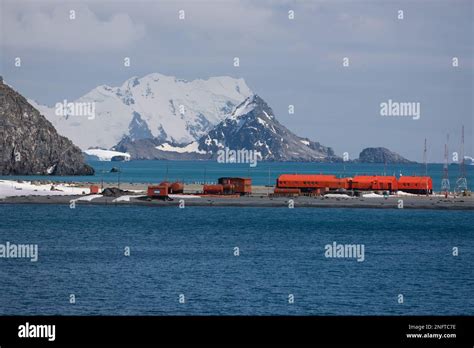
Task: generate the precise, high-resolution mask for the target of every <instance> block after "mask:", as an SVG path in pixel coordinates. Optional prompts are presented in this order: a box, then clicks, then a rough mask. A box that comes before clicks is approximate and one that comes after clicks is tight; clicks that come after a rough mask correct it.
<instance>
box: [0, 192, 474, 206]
mask: <svg viewBox="0 0 474 348" xmlns="http://www.w3.org/2000/svg"><path fill="white" fill-rule="evenodd" d="M87 197H89V198H90V197H91V196H84V195H81V196H78V195H68V196H16V197H7V198H3V199H0V205H1V204H53V205H67V206H69V205H70V204H71V201H72V200H74V201H75V204H76V206H81V205H110V206H119V205H120V206H147V207H176V208H177V207H178V206H179V204H180V200H181V199H183V200H184V204H185V207H196V206H198V207H242V208H250V207H267V208H278V207H280V208H285V209H289V208H288V204H289V200H290V199H291V200H293V202H294V209H297V208H353V209H360V208H368V209H397V210H403V209H429V210H474V197H472V196H471V197H459V198H456V199H452V198H448V199H445V198H441V197H418V196H417V197H389V198H361V197H354V198H336V197H331V198H327V197H326V198H325V197H301V196H300V197H268V196H243V197H235V198H220V197H215V196H213V197H206V196H201V197H192V196H190V197H189V198H183V197H179V198H175V199H172V200H167V201H165V200H158V199H153V200H149V199H147V198H144V197H142V198H138V197H136V196H134V195H125V196H121V197H122V199H121V200H120V199H119V200H117V198H119V197H105V196H102V197H96V198H93V199H92V200H81V198H86V199H87ZM399 200H403V208H402V209H401V208H399Z"/></svg>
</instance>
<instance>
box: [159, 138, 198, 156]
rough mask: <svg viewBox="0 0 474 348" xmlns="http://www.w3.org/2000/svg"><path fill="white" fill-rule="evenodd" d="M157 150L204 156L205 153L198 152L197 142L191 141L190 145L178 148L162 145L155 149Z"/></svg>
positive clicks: (166, 144)
mask: <svg viewBox="0 0 474 348" xmlns="http://www.w3.org/2000/svg"><path fill="white" fill-rule="evenodd" d="M155 148H156V149H157V150H161V151H167V152H170V151H171V152H178V153H200V154H205V153H206V151H203V150H199V143H198V142H197V141H193V142H192V143H190V144H188V145H186V146H183V147H180V146H173V145H170V144H168V143H163V144H161V145H158V146H156V147H155Z"/></svg>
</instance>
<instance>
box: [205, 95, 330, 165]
mask: <svg viewBox="0 0 474 348" xmlns="http://www.w3.org/2000/svg"><path fill="white" fill-rule="evenodd" d="M225 148H229V149H231V150H236V151H237V150H241V149H246V150H252V151H256V152H257V153H259V154H260V158H261V159H262V160H270V161H332V160H339V159H338V158H337V157H336V156H335V155H334V152H333V150H332V149H331V148H329V147H325V146H322V145H321V144H319V143H317V142H312V141H310V140H308V139H306V138H301V137H298V136H297V135H295V134H293V133H292V132H291V131H290V130H288V129H287V128H286V127H285V126H283V125H282V124H280V122H278V120H277V119H276V118H275V116H274V113H273V110H272V109H271V108H270V106H268V104H267V103H266V102H265V101H264V100H263V99H262V98H261V97H259V96H258V95H256V94H254V95H251V96H249V97H248V98H246V99H245V100H244V101H243V102H242V103H240V104H239V105H238V106H236V108H235V109H234V111H233V112H232V114H231V115H230V116H229V117H228V118H227V119H225V120H223V121H222V122H221V123H219V124H218V125H217V126H216V127H215V128H214V129H213V130H211V131H210V132H209V133H208V134H207V135H206V136H204V137H202V138H201V139H200V140H199V150H202V151H206V152H207V153H209V154H210V155H211V156H213V157H215V156H217V154H218V152H219V150H223V149H225Z"/></svg>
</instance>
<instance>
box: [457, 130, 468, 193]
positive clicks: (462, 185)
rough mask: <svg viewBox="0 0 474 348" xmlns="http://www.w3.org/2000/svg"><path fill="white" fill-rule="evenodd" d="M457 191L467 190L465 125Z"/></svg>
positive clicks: (462, 133)
mask: <svg viewBox="0 0 474 348" xmlns="http://www.w3.org/2000/svg"><path fill="white" fill-rule="evenodd" d="M455 190H456V192H457V193H463V192H466V191H467V179H466V166H465V164H464V125H463V126H462V132H461V163H460V164H459V178H458V180H457V181H456V189H455Z"/></svg>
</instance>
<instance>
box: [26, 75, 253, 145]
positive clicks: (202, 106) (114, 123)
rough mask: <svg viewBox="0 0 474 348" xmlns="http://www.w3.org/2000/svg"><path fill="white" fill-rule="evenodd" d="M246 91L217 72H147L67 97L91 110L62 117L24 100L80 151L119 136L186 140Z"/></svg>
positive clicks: (246, 94)
mask: <svg viewBox="0 0 474 348" xmlns="http://www.w3.org/2000/svg"><path fill="white" fill-rule="evenodd" d="M250 95H252V91H251V90H250V89H249V87H248V86H247V85H246V83H245V81H244V80H243V79H234V78H231V77H227V76H221V77H211V78H209V79H207V80H201V79H198V80H193V81H185V80H180V79H177V78H176V77H173V76H165V75H162V74H158V73H153V74H149V75H146V76H144V77H142V78H137V77H133V78H131V79H129V80H127V81H125V83H124V84H123V85H122V86H120V87H110V86H106V85H102V86H99V87H96V88H94V89H93V90H92V91H90V92H89V93H87V94H86V95H84V96H82V97H80V98H79V99H77V100H74V101H67V102H68V103H69V102H72V103H74V105H75V106H76V107H77V106H79V107H80V106H81V104H80V103H83V104H82V105H84V106H86V105H92V104H86V103H94V104H93V105H94V108H93V109H91V110H93V114H92V113H89V114H84V115H83V116H78V114H80V113H75V114H74V112H70V113H69V116H64V115H62V114H60V113H58V112H56V111H57V108H56V106H53V107H47V106H44V105H39V104H38V103H36V102H34V101H30V103H32V104H33V105H34V106H35V107H36V108H37V109H38V110H39V111H40V112H41V113H42V114H43V115H44V116H46V118H47V119H48V120H49V121H50V122H51V123H52V124H53V125H54V127H55V128H56V130H57V131H58V132H59V133H60V134H61V135H63V136H67V137H68V138H70V139H71V140H72V141H73V142H74V143H75V144H77V145H78V146H79V147H81V148H82V149H84V150H85V149H88V148H90V147H101V148H105V149H110V148H111V147H113V146H114V145H116V144H117V143H119V142H120V141H121V140H123V139H124V138H126V139H128V140H129V141H135V140H140V139H150V138H154V139H155V141H158V142H165V141H167V142H169V143H173V144H187V143H190V142H192V141H194V140H198V139H199V138H200V137H202V136H203V135H205V134H207V133H208V132H209V131H210V130H211V129H212V128H213V127H214V126H215V125H216V124H218V123H219V122H221V121H222V120H223V119H224V118H225V116H226V115H228V114H229V113H230V112H231V111H232V110H233V109H234V107H235V106H236V105H239V104H240V103H241V102H242V101H243V100H245V99H246V98H247V97H249V96H250ZM62 102H63V101H60V103H62Z"/></svg>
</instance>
